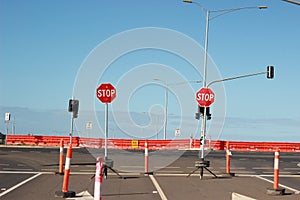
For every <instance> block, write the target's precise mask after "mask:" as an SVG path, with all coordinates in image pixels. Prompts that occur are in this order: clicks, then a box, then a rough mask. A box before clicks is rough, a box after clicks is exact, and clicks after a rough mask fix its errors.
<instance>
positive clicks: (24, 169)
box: [3, 168, 33, 171]
mask: <svg viewBox="0 0 300 200" xmlns="http://www.w3.org/2000/svg"><path fill="white" fill-rule="evenodd" d="M3 170H7V171H10V170H15V171H33V169H27V168H21V169H18V168H3Z"/></svg>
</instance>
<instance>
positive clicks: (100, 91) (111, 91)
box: [96, 83, 117, 161]
mask: <svg viewBox="0 0 300 200" xmlns="http://www.w3.org/2000/svg"><path fill="white" fill-rule="evenodd" d="M116 95H117V93H116V88H115V87H114V86H113V85H112V84H110V83H103V84H101V85H100V86H99V87H98V88H97V90H96V97H97V98H98V99H99V100H100V101H101V102H102V103H105V119H104V121H105V123H104V124H105V138H104V142H105V148H104V161H106V160H108V159H107V158H108V156H107V143H108V142H107V138H108V104H109V103H111V102H112V101H113V100H114V99H115V98H116Z"/></svg>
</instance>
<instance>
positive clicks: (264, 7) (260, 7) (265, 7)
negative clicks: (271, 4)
mask: <svg viewBox="0 0 300 200" xmlns="http://www.w3.org/2000/svg"><path fill="white" fill-rule="evenodd" d="M258 8H259V9H267V8H268V6H258Z"/></svg>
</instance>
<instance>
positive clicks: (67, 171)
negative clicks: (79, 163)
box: [55, 144, 76, 198]
mask: <svg viewBox="0 0 300 200" xmlns="http://www.w3.org/2000/svg"><path fill="white" fill-rule="evenodd" d="M71 158H72V144H70V145H69V148H68V151H67V157H66V164H65V173H64V181H63V186H62V191H57V192H55V195H56V196H58V197H63V198H68V197H75V195H76V193H75V192H73V191H68V187H69V177H70V165H71Z"/></svg>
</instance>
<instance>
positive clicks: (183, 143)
mask: <svg viewBox="0 0 300 200" xmlns="http://www.w3.org/2000/svg"><path fill="white" fill-rule="evenodd" d="M61 139H63V141H64V143H65V144H68V143H69V142H70V137H69V136H35V135H7V136H6V144H7V145H31V146H55V147H59V144H60V140H61ZM145 141H147V143H148V149H149V150H180V149H182V150H185V149H191V150H192V149H199V148H200V141H199V139H178V140H145V139H141V140H138V139H112V138H110V139H108V148H109V149H124V150H125V149H126V150H143V149H144V148H145ZM226 142H227V141H223V140H206V143H205V148H206V149H212V150H225V149H226V146H225V144H226ZM228 142H229V149H230V150H231V151H259V152H274V151H276V150H280V151H281V152H300V142H298V143H296V142H245V141H228ZM104 143H105V142H104V139H103V138H84V137H72V146H73V147H82V148H85V147H88V148H104Z"/></svg>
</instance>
